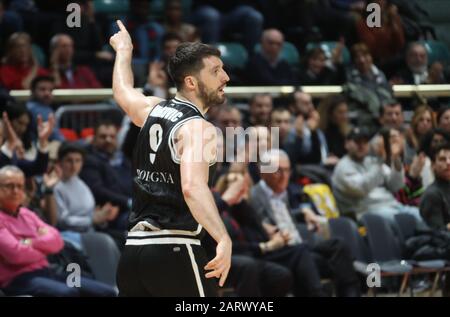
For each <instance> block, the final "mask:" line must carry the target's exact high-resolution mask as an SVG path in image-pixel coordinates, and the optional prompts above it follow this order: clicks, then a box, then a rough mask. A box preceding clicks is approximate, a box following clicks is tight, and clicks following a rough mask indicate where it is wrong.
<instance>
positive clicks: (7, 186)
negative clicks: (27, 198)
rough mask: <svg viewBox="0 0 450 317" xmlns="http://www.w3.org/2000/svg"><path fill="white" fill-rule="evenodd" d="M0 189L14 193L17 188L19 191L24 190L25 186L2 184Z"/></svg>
mask: <svg viewBox="0 0 450 317" xmlns="http://www.w3.org/2000/svg"><path fill="white" fill-rule="evenodd" d="M0 187H3V188H6V189H7V190H9V191H13V190H14V189H15V188H17V189H18V190H24V189H25V186H24V185H23V184H13V183H10V184H0Z"/></svg>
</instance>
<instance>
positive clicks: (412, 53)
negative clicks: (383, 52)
mask: <svg viewBox="0 0 450 317" xmlns="http://www.w3.org/2000/svg"><path fill="white" fill-rule="evenodd" d="M428 66H429V65H428V53H427V49H426V48H425V46H424V45H423V44H422V43H419V42H413V43H411V44H409V45H408V48H407V50H406V67H404V68H403V69H401V70H400V71H399V72H398V73H397V74H396V75H395V76H394V77H393V78H391V82H392V83H393V84H397V85H422V84H445V83H448V78H445V76H444V73H443V67H442V64H441V63H440V62H435V63H433V65H430V68H428Z"/></svg>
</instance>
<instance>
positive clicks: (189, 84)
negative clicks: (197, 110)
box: [184, 76, 197, 90]
mask: <svg viewBox="0 0 450 317" xmlns="http://www.w3.org/2000/svg"><path fill="white" fill-rule="evenodd" d="M184 86H185V87H186V88H187V89H188V90H195V88H196V87H197V79H196V78H195V77H194V76H186V77H185V78H184Z"/></svg>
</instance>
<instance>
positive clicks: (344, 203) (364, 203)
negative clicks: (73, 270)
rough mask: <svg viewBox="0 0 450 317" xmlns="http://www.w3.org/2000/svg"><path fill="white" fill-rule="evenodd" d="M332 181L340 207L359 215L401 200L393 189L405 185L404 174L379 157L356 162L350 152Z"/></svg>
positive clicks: (395, 204)
mask: <svg viewBox="0 0 450 317" xmlns="http://www.w3.org/2000/svg"><path fill="white" fill-rule="evenodd" d="M332 182H333V193H334V196H335V198H336V202H337V204H338V208H339V211H340V212H341V213H349V212H353V213H355V214H356V216H357V217H358V218H359V217H360V216H361V215H362V213H363V212H366V211H377V209H380V208H389V207H396V206H397V205H398V204H400V203H399V202H398V201H397V200H396V199H395V197H394V195H393V193H395V192H397V191H398V190H399V189H400V188H402V187H403V185H404V174H403V169H402V170H400V171H397V170H396V169H395V168H394V167H392V168H391V167H389V166H387V165H386V164H383V163H382V162H381V161H380V160H379V159H378V158H375V157H366V158H365V159H364V160H363V162H356V161H354V160H352V159H351V158H350V157H349V156H348V155H346V156H344V157H343V158H342V159H341V160H340V161H339V163H338V164H337V165H336V168H335V169H334V173H333V176H332Z"/></svg>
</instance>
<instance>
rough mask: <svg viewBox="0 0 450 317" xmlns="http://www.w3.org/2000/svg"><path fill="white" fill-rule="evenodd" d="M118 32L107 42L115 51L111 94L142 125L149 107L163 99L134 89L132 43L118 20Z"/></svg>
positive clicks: (136, 123) (134, 121)
mask: <svg viewBox="0 0 450 317" xmlns="http://www.w3.org/2000/svg"><path fill="white" fill-rule="evenodd" d="M117 25H118V26H119V29H120V30H119V32H117V33H116V34H114V35H113V36H111V38H110V40H109V43H110V44H111V46H112V47H113V48H114V50H115V51H116V60H115V62H114V70H113V83H112V86H113V87H112V88H113V95H114V99H115V100H116V101H117V103H118V104H119V106H120V107H121V108H122V109H123V110H124V111H125V112H126V113H127V115H128V116H129V117H130V118H131V121H133V123H134V124H135V125H137V126H138V127H142V126H143V125H144V123H145V120H146V119H147V116H148V114H149V113H150V111H151V109H152V108H153V107H154V106H155V105H156V104H158V103H159V102H161V101H162V100H163V99H160V98H157V97H145V96H144V95H143V94H142V93H140V92H138V91H136V90H135V89H134V87H133V86H134V79H133V72H132V71H131V59H132V57H133V54H132V53H133V44H132V43H131V37H130V34H129V33H128V31H127V29H126V28H125V26H124V25H123V24H122V22H121V21H120V20H118V21H117Z"/></svg>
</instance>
